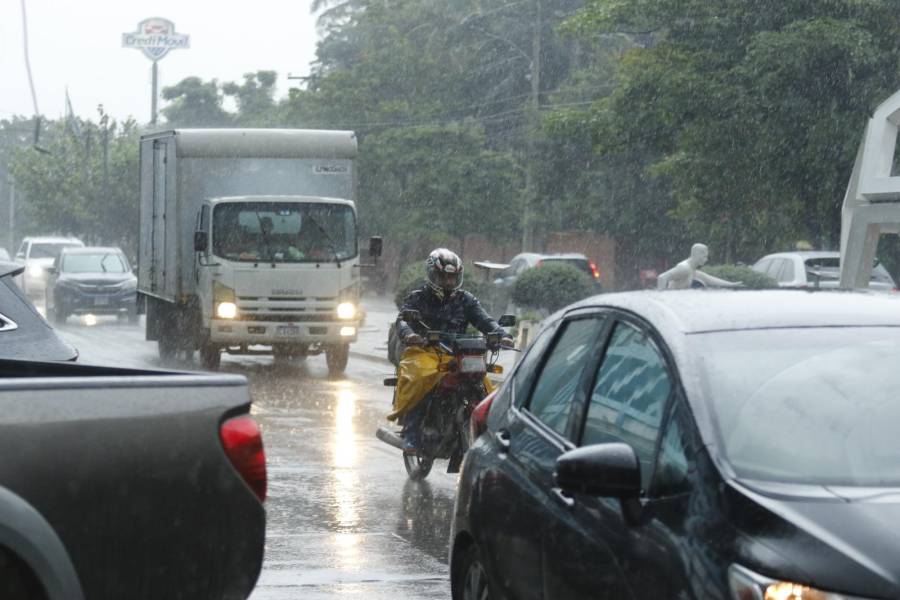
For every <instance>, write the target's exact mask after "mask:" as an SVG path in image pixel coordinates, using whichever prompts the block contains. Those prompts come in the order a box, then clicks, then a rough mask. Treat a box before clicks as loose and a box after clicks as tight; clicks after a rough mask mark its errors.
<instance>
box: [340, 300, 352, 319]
mask: <svg viewBox="0 0 900 600" xmlns="http://www.w3.org/2000/svg"><path fill="white" fill-rule="evenodd" d="M355 316H356V305H355V304H353V303H352V302H341V303H340V304H338V306H337V318H338V319H352V318H353V317H355Z"/></svg>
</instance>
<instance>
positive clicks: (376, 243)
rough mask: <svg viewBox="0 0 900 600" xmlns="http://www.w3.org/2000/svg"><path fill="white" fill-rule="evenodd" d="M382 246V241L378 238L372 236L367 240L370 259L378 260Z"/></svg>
mask: <svg viewBox="0 0 900 600" xmlns="http://www.w3.org/2000/svg"><path fill="white" fill-rule="evenodd" d="M383 246H384V240H382V239H381V238H380V237H378V236H373V237H370V238H369V256H371V257H372V258H378V257H379V256H381V251H382V249H383Z"/></svg>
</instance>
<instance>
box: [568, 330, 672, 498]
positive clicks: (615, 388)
mask: <svg viewBox="0 0 900 600" xmlns="http://www.w3.org/2000/svg"><path fill="white" fill-rule="evenodd" d="M671 390H672V383H671V380H670V378H669V375H668V373H667V372H666V367H665V362H664V360H663V358H662V356H661V354H660V352H659V350H658V349H657V347H656V344H654V342H653V340H651V339H650V338H649V337H648V336H647V335H646V333H644V332H643V331H641V330H639V329H638V328H636V327H634V326H632V325H629V324H627V323H617V324H616V327H615V330H614V331H613V335H612V338H611V339H610V343H609V348H608V350H607V351H606V356H605V357H604V358H603V362H602V363H601V366H600V370H599V372H598V373H597V379H596V382H595V384H594V389H593V392H592V394H591V399H590V405H589V406H588V412H587V420H586V422H585V426H584V434H583V436H582V439H581V444H582V445H588V444H600V443H606V442H625V443H627V444H629V445H630V446H631V447H632V448H634V451H635V453H636V454H637V456H638V459H640V461H641V482H642V485H643V488H644V489H645V490H646V489H647V487H648V485H649V483H650V475H651V474H652V470H653V469H652V466H653V458H654V453H655V448H656V439H657V436H658V434H659V427H660V424H661V422H662V415H663V411H664V409H665V406H666V400H667V399H668V397H669V392H670V391H671Z"/></svg>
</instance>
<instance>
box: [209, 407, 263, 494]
mask: <svg viewBox="0 0 900 600" xmlns="http://www.w3.org/2000/svg"><path fill="white" fill-rule="evenodd" d="M219 438H220V439H221V440H222V447H223V448H224V449H225V455H226V456H228V460H230V461H231V464H233V465H234V468H235V469H237V472H238V473H240V474H241V477H243V478H244V481H246V482H247V485H249V486H250V489H251V490H253V493H254V494H256V497H257V498H259V501H260V502H265V500H266V487H267V481H266V453H265V451H264V450H263V443H262V435H261V434H260V432H259V427H258V426H257V425H256V421H254V420H253V417H251V416H250V415H241V416H240V417H234V418H232V419H228V420H227V421H225V422H224V423H222V426H221V427H220V428H219Z"/></svg>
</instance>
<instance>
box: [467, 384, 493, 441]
mask: <svg viewBox="0 0 900 600" xmlns="http://www.w3.org/2000/svg"><path fill="white" fill-rule="evenodd" d="M496 395H497V392H496V391H494V392H491V393H490V394H488V395H487V396H486V397H485V398H484V400H482V401H481V402H479V403H478V404H477V405H475V409H474V410H472V416H470V417H469V432H470V433H471V434H472V441H473V442H474V441H475V440H476V439H477V438H478V436H479V435H481V434H482V433H484V432H485V431H486V430H487V418H488V413H489V412H490V410H491V404H492V403H493V402H494V397H495V396H496Z"/></svg>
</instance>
